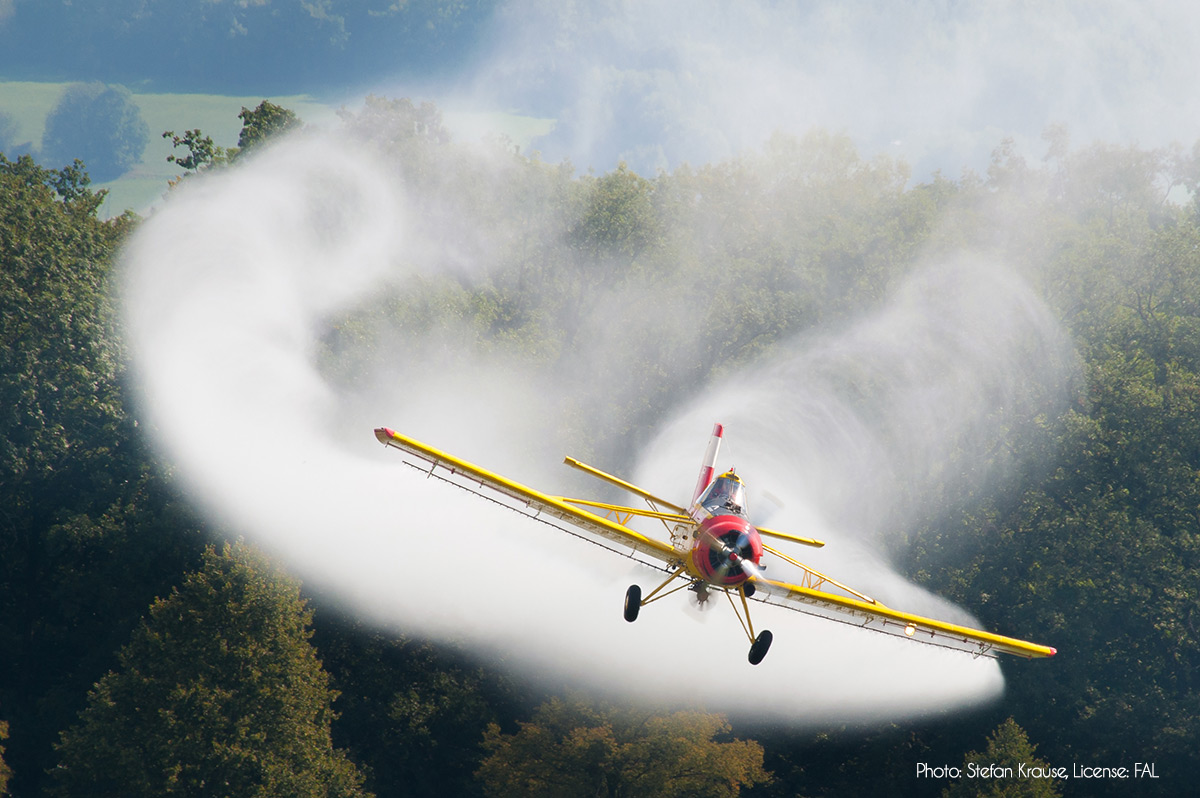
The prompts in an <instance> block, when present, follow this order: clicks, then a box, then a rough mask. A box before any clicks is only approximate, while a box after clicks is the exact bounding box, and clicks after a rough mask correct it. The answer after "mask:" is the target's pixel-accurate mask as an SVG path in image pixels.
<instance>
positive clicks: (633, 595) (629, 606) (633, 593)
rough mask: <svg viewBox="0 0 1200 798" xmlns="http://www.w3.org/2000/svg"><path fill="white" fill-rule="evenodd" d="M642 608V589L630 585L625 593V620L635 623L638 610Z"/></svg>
mask: <svg viewBox="0 0 1200 798" xmlns="http://www.w3.org/2000/svg"><path fill="white" fill-rule="evenodd" d="M641 608H642V589H641V588H640V587H638V586H637V585H630V586H629V589H628V590H626V591H625V620H627V621H629V622H630V623H633V622H634V621H636V620H637V616H638V610H640V609H641Z"/></svg>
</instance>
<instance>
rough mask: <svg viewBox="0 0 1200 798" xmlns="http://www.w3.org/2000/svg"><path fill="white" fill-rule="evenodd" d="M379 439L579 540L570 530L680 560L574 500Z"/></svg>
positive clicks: (381, 434)
mask: <svg viewBox="0 0 1200 798" xmlns="http://www.w3.org/2000/svg"><path fill="white" fill-rule="evenodd" d="M375 437H376V438H377V439H378V440H379V442H380V443H382V444H385V445H387V446H391V447H394V448H396V449H399V450H400V451H402V452H404V453H405V454H406V455H408V456H407V457H406V458H405V462H406V463H408V465H410V466H413V467H414V468H416V469H418V470H420V471H422V472H424V473H425V474H426V475H428V476H431V477H436V478H438V479H441V480H443V481H445V482H449V483H450V484H452V485H455V486H457V487H460V488H462V489H464V490H466V491H469V492H471V493H474V494H476V495H477V496H481V497H483V498H485V499H489V500H491V501H494V502H496V503H497V504H501V505H503V506H505V507H508V508H509V509H512V510H516V511H517V512H519V513H521V514H522V515H526V516H529V517H530V518H533V519H535V520H538V521H542V522H544V523H547V524H549V525H550V526H553V527H555V528H557V529H561V530H563V531H564V532H568V533H570V534H573V535H574V534H577V533H576V532H574V530H572V529H571V528H569V527H576V528H579V529H584V530H586V531H588V532H590V533H592V534H594V535H597V536H599V537H601V538H604V539H605V540H607V541H610V542H612V543H616V544H619V545H620V546H621V547H628V548H629V549H631V550H632V551H634V552H637V553H639V554H642V555H645V556H647V557H649V558H651V559H652V560H657V561H658V562H659V563H671V562H675V561H676V560H678V559H679V557H678V555H677V554H676V553H675V550H674V549H673V548H671V547H670V546H669V545H667V544H666V543H663V542H662V541H658V540H655V539H654V538H651V537H647V536H646V535H643V534H641V533H640V532H635V531H634V530H632V529H630V528H629V527H627V526H624V525H623V524H619V523H617V522H616V521H613V520H611V519H609V518H605V517H603V516H600V515H597V514H595V513H592V512H589V511H588V510H586V509H583V508H582V507H577V506H574V505H572V504H570V503H568V502H569V501H571V500H569V499H566V498H565V497H562V496H551V495H549V494H546V493H542V492H541V491H538V490H534V489H533V488H530V487H527V486H525V485H522V484H520V483H519V482H514V481H513V480H511V479H508V478H507V477H502V476H500V475H499V474H494V473H492V472H491V471H488V470H487V469H484V468H481V467H479V466H477V465H475V464H474V463H468V462H467V461H466V460H462V459H460V458H458V457H455V456H454V455H452V454H447V453H446V452H443V451H440V450H438V449H435V448H433V447H432V446H427V445H426V444H424V443H421V442H420V441H418V440H414V439H412V438H409V437H407V436H405V435H401V434H400V433H399V432H396V431H394V430H391V429H388V428H387V427H380V428H379V429H377V430H375ZM594 506H596V507H599V508H605V507H606V505H602V504H599V503H595V505H594ZM580 537H582V536H580ZM584 539H585V540H588V541H589V542H592V543H596V542H597V541H595V540H593V539H591V538H586V537H585V538H584ZM599 545H603V544H599ZM605 548H610V549H612V550H613V551H616V552H617V553H620V554H626V553H627V552H625V551H622V550H621V549H619V548H612V547H609V546H606V547H605ZM651 564H654V563H651ZM656 567H660V566H656Z"/></svg>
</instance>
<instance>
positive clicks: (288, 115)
mask: <svg viewBox="0 0 1200 798" xmlns="http://www.w3.org/2000/svg"><path fill="white" fill-rule="evenodd" d="M238 119H241V120H242V133H241V135H239V136H238V152H239V153H242V152H245V151H246V150H249V149H251V148H253V147H258V146H261V145H262V144H263V142H265V141H267V140H269V139H271V138H273V137H275V136H279V135H282V134H284V133H286V132H288V131H289V130H296V129H297V128H299V127H301V126H302V124H303V123H302V122H301V121H300V118H299V117H297V116H296V113H295V112H294V111H291V110H289V109H287V108H284V107H282V106H279V105H275V104H274V103H272V102H268V101H266V100H263V101H262V102H261V103H259V104H258V107H257V108H255V109H254V110H253V111H251V110H250V109H249V108H243V109H242V111H241V113H239V114H238ZM196 132H197V133H198V132H199V131H196ZM209 143H210V144H211V142H209Z"/></svg>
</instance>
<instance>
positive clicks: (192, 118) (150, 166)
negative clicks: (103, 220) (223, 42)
mask: <svg viewBox="0 0 1200 798" xmlns="http://www.w3.org/2000/svg"><path fill="white" fill-rule="evenodd" d="M68 85H70V84H67V83H29V82H18V81H12V82H5V81H0V111H2V112H4V113H7V114H8V115H9V116H11V117H12V119H13V121H15V122H16V125H17V134H16V141H17V143H18V144H24V143H25V142H29V143H30V144H32V146H33V149H34V152H36V151H37V150H38V148H40V146H41V143H42V133H43V131H44V130H45V125H46V117H47V116H48V115H49V113H50V111H51V110H53V108H54V105H55V103H57V102H58V98H59V96H60V95H61V94H62V92H63V89H65V88H66V87H67V86H68ZM133 99H134V102H136V103H137V105H138V108H139V109H140V110H141V112H142V118H143V119H144V120H146V125H147V126H148V127H149V128H150V140H149V142H148V143H147V145H146V153H145V155H144V156H143V157H142V162H141V163H140V164H138V165H137V166H136V167H134V168H133V169H131V170H130V171H129V172H127V173H126V174H124V175H122V176H121V177H120V178H119V179H118V180H113V181H111V182H109V183H101V184H99V185H98V187H99V188H104V189H108V192H109V195H108V199H107V200H106V201H105V203H104V210H105V212H106V215H108V216H116V215H118V214H120V213H122V212H123V211H124V210H125V209H127V208H131V209H133V210H135V211H139V212H144V211H145V210H147V209H148V208H149V207H150V206H152V205H153V204H154V203H155V202H156V201H157V200H158V199H159V198H160V197H161V196H162V194H163V192H165V191H166V188H167V181H168V180H171V179H172V178H174V177H176V176H178V175H179V174H180V172H181V171H182V170H180V169H179V168H177V167H176V166H175V164H173V163H168V162H167V156H168V155H170V154H171V153H172V147H171V142H170V141H168V140H166V139H163V138H162V133H163V131H166V130H174V131H175V132H176V133H183V131H185V130H189V129H192V128H200V129H201V130H203V131H204V132H205V133H207V134H208V135H210V136H212V137H213V140H214V141H216V142H217V144H220V145H221V146H223V147H232V146H235V145H236V144H237V140H238V133H239V132H240V131H241V129H242V121H241V120H240V119H238V113H239V112H240V111H241V110H242V108H253V107H255V106H256V105H258V104H259V103H260V102H262V101H263V100H264V99H268V100H270V101H271V102H273V103H276V104H278V105H283V106H285V107H287V108H290V109H292V110H293V111H295V112H296V113H297V114H298V115H299V116H300V118H302V119H304V120H305V121H306V122H323V121H327V120H329V119H332V118H333V116H334V109H333V108H331V107H329V106H328V105H324V104H322V103H319V102H317V101H315V100H313V99H312V98H311V97H308V96H306V95H296V96H290V97H266V98H264V97H228V96H224V95H219V94H136V93H135V94H134V95H133ZM45 166H50V167H58V166H63V164H45Z"/></svg>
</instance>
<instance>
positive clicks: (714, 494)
mask: <svg viewBox="0 0 1200 798" xmlns="http://www.w3.org/2000/svg"><path fill="white" fill-rule="evenodd" d="M700 505H701V506H702V507H703V508H704V509H705V510H707V511H708V512H710V513H712V514H713V515H729V514H731V513H732V514H733V515H740V516H745V515H746V512H747V510H746V486H745V485H743V484H742V480H741V478H740V477H739V476H738V475H737V474H735V473H734V472H733V469H730V470H729V471H726V472H725V473H724V474H721V476H719V477H717V478H716V479H714V480H713V481H712V483H711V484H710V485H709V486H708V488H707V489H706V490H705V491H704V493H703V494H702V495H701V496H700Z"/></svg>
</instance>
